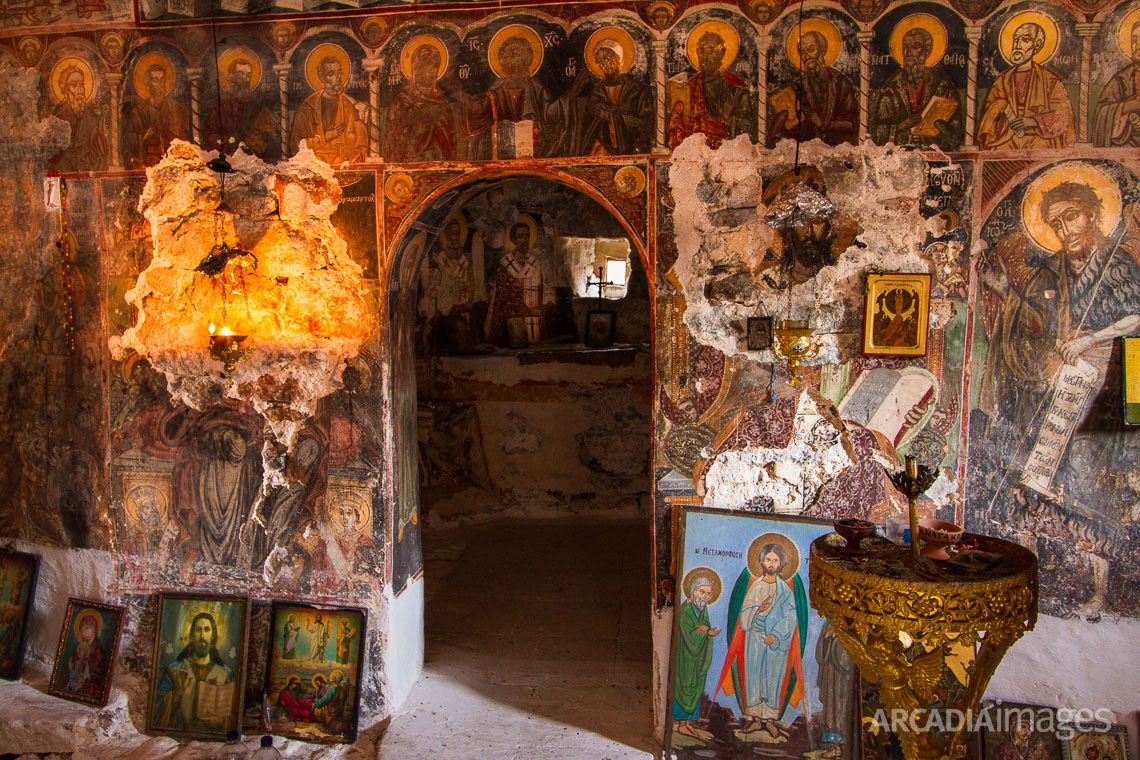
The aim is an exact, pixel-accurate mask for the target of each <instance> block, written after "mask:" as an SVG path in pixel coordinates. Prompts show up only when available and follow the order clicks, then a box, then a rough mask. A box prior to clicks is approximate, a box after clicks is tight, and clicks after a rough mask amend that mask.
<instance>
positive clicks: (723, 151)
mask: <svg viewBox="0 0 1140 760" xmlns="http://www.w3.org/2000/svg"><path fill="white" fill-rule="evenodd" d="M794 154H795V144H794V143H793V142H791V141H784V142H781V143H780V145H779V146H778V147H777V148H776V149H775V150H773V151H766V150H765V149H763V148H762V147H760V146H757V145H753V144H751V143H750V142H749V141H748V139H747V137H746V136H744V135H742V136H740V137H738V138H736V139H734V140H731V141H729V142H725V143H723V144H722V145H721V147H720V148H719V149H718V150H712V149H711V148H709V147H708V146H707V145H706V144H705V142H704V139H703V137H702V136H700V135H694V136H692V137H690V138H688V139H687V140H685V142H684V143H682V144H681V145H680V146H679V147H678V148H677V150H676V151H675V152H674V153H673V160H672V165H671V168H670V174H669V181H670V186H671V187H672V189H673V196H674V199H675V201H676V206H675V209H676V210H675V211H674V229H675V231H676V238H677V250H678V254H679V255H678V259H677V262H676V264H675V265H674V267H673V269H674V272H675V274H676V275H677V278H678V279H679V281H680V282H681V284H682V286H683V288H684V293H685V300H686V303H687V305H688V308H687V309H686V311H685V324H686V325H687V326H688V327H689V329H690V330H691V331H692V333H693V337H694V339H695V340H697V341H699V342H701V343H704V344H706V345H709V346H713V347H714V348H716V349H718V350H719V351H721V352H723V353H724V354H726V355H728V356H736V355H745V356H749V357H750V358H752V359H756V360H761V361H771V358H772V354H771V352H763V353H761V352H755V351H754V352H747V351H746V350H745V349H744V348H743V347H742V346H741V345H740V344H739V343H738V340H737V338H738V337H739V333H740V328H739V325H741V324H744V323H745V322H746V320H747V318H748V317H750V316H755V315H757V314H770V315H773V316H775V317H776V319H807V320H809V322H810V323H811V325H812V326H813V327H817V328H818V329H819V331H820V333H821V334H822V335H823V338H824V344H825V346H824V349H823V350H822V351H821V352H820V354H819V356H817V357H815V358H813V359H811V360H808V361H807V362H805V364H830V363H837V362H840V361H842V358H841V352H840V339H839V337H838V336H837V335H835V333H840V332H847V333H851V332H858V331H859V329H860V326H861V324H862V317H863V300H862V293H863V286H864V280H865V278H866V274H867V272H868V271H875V270H880V271H901V272H928V271H930V263H929V262H928V261H927V260H926V259H924V258H923V257H922V256H920V255H919V250H920V245H921V243H922V242H923V238H924V237H925V235H926V232H927V222H926V220H924V219H923V218H922V216H921V214H920V213H919V199H920V197H921V196H922V193H923V188H924V187H925V185H926V182H927V170H926V163H925V161H924V160H923V158H922V156H921V155H920V154H918V153H916V152H913V151H901V150H896V149H894V148H893V147H891V146H887V147H876V146H872V145H863V146H860V147H858V148H855V147H854V146H850V147H846V146H838V147H832V146H829V145H825V144H823V143H822V142H819V141H813V142H810V143H805V144H803V145H802V146H801V149H800V163H801V165H810V166H815V167H817V168H818V169H819V170H820V171H821V172H822V174H823V176H824V179H825V180H826V182H827V197H828V198H829V199H830V200H831V201H832V202H834V203H835V206H836V209H837V211H838V212H839V213H840V214H841V215H844V216H846V217H849V218H850V219H852V220H854V221H855V222H856V223H857V224H858V225H859V226H860V227H861V228H862V231H861V233H860V234H859V236H858V238H857V240H856V243H855V244H854V245H852V246H851V247H850V248H848V249H847V251H846V252H845V253H843V255H842V256H841V257H840V259H839V262H838V263H837V264H834V265H832V266H827V267H824V268H823V269H822V270H821V271H820V272H819V273H818V274H817V275H816V276H815V277H814V278H813V279H811V280H808V281H807V282H804V283H800V284H798V285H793V286H791V287H790V288H779V289H777V288H773V287H772V286H771V285H770V284H769V283H767V282H765V281H764V279H763V276H764V274H765V273H764V271H763V270H762V269H761V262H762V261H763V259H764V254H765V252H766V250H767V249H768V248H769V247H770V246H772V244H773V243H774V242H775V241H776V239H777V235H776V233H775V232H774V231H773V230H772V229H771V228H769V227H768V226H767V225H766V224H764V223H763V222H762V221H761V219H762V218H763V216H764V212H765V206H764V204H763V203H762V202H761V201H760V194H761V190H762V188H761V186H760V172H761V170H764V171H765V172H767V171H768V170H774V172H775V174H776V175H779V174H781V173H783V171H789V170H791V169H792V167H793V162H794ZM948 264H949V263H948ZM714 272H715V273H716V275H717V277H718V278H724V277H729V276H731V277H735V278H738V279H739V280H740V282H737V283H736V287H735V288H734V290H735V292H736V293H743V294H745V295H744V297H743V298H737V299H734V300H732V301H728V300H716V299H714V298H710V297H709V295H708V293H707V292H706V285H707V283H708V280H709V277H710V273H714ZM789 309H790V313H789Z"/></svg>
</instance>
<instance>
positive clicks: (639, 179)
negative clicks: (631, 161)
mask: <svg viewBox="0 0 1140 760" xmlns="http://www.w3.org/2000/svg"><path fill="white" fill-rule="evenodd" d="M625 177H630V178H631V179H632V180H633V190H631V191H630V192H628V193H626V192H625V191H623V190H622V189H621V186H622V180H623V179H624V178H625ZM614 186H616V187H617V188H618V192H619V193H622V194H623V195H628V196H629V197H630V198H636V197H637V196H639V195H641V191H642V190H644V189H645V172H643V171H641V169H639V168H637V167H636V166H623V167H622V168H620V169H618V170H617V171H616V172H614Z"/></svg>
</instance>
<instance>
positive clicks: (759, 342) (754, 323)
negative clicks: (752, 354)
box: [748, 317, 772, 351]
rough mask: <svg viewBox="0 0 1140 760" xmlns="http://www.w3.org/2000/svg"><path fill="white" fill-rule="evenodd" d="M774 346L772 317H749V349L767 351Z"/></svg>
mask: <svg viewBox="0 0 1140 760" xmlns="http://www.w3.org/2000/svg"><path fill="white" fill-rule="evenodd" d="M771 347H772V318H771V317H749V318H748V350H749V351H767V350H768V349H769V348H771Z"/></svg>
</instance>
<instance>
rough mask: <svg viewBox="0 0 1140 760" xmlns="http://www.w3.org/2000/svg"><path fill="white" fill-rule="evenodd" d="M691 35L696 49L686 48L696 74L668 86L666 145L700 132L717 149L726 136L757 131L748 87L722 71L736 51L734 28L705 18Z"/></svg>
mask: <svg viewBox="0 0 1140 760" xmlns="http://www.w3.org/2000/svg"><path fill="white" fill-rule="evenodd" d="M706 30H707V31H706ZM698 33H700V34H698ZM694 38H695V39H696V45H695V48H692V47H691V43H690V44H689V45H687V46H686V48H687V51H688V52H689V60H690V61H691V62H692V63H693V65H695V66H696V67H697V74H696V75H695V76H693V77H692V78H691V79H689V81H688V82H686V83H684V84H680V83H677V82H670V84H669V102H670V106H669V122H668V126H667V129H668V133H669V147H670V148H676V147H677V146H678V145H680V144H681V142H682V141H683V140H684V139H685V138H686V137H688V136H689V135H691V134H694V133H696V132H701V133H703V134H704V135H705V139H706V141H707V142H708V145H709V147H710V148H713V149H714V150H715V149H716V148H719V147H720V144H721V142H722V141H724V140H729V139H732V138H733V137H736V136H737V135H739V134H748V135H753V134H755V131H756V114H755V111H754V110H753V108H752V98H751V93H750V92H749V91H748V85H746V84H745V83H744V81H743V80H742V79H740V77H738V76H736V75H735V74H733V73H732V72H730V71H726V69H727V68H728V67H729V66H730V65H732V62H733V60H734V59H735V56H736V53H737V52H738V50H739V45H740V41H739V35H737V33H736V31H735V30H734V29H733V28H732V27H731V26H729V25H728V24H726V23H724V22H723V21H706V22H705V23H703V24H700V25H699V26H697V27H696V28H695V29H693V31H692V32H691V33H690V34H689V39H690V40H692V39H694ZM726 39H727V42H726ZM729 42H731V45H730V44H729ZM730 48H731V50H730Z"/></svg>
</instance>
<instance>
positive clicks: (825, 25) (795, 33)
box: [784, 16, 843, 69]
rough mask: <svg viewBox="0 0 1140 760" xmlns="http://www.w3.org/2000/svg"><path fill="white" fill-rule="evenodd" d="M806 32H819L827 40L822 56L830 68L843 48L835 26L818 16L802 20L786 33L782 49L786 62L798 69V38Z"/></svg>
mask: <svg viewBox="0 0 1140 760" xmlns="http://www.w3.org/2000/svg"><path fill="white" fill-rule="evenodd" d="M808 32H819V33H820V34H822V35H823V38H824V39H825V40H827V52H826V53H824V54H823V62H824V63H825V64H827V65H828V66H830V65H831V64H833V63H835V59H836V58H838V57H839V51H840V50H841V49H842V47H843V39H842V38H841V37H840V36H839V30H838V29H836V28H835V24H833V23H831V22H830V21H828V20H827V19H825V18H819V17H818V16H816V17H813V18H808V19H804V20H803V21H800V22H798V23H797V24H796V25H795V26H793V27H792V30H791V31H790V32H788V39H787V40H786V41H785V42H784V49H785V50H786V51H787V53H788V61H789V62H790V63H791V64H792V65H793V66H795V67H796V68H797V69H798V68H800V37H802V36H804V34H806V33H808Z"/></svg>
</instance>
